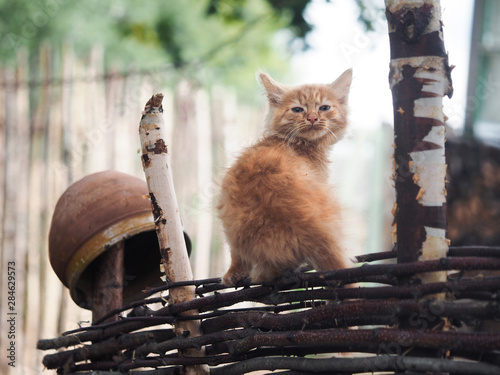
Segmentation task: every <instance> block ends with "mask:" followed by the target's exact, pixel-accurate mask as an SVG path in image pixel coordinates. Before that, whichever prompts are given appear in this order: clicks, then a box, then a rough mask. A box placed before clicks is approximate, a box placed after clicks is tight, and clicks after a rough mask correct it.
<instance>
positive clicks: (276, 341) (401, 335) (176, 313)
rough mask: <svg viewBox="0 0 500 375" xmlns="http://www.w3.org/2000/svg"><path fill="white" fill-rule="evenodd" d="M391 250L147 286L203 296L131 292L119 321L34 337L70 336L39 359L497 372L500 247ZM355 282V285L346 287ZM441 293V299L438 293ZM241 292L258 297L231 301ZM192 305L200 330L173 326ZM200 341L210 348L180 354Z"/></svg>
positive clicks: (241, 369) (176, 367)
mask: <svg viewBox="0 0 500 375" xmlns="http://www.w3.org/2000/svg"><path fill="white" fill-rule="evenodd" d="M395 256H396V254H395V252H386V253H377V254H371V255H369V256H360V257H358V261H359V262H360V263H363V265H361V266H360V267H357V268H351V269H345V270H339V271H332V272H328V273H302V272H299V273H290V274H288V275H285V276H284V277H283V278H282V279H280V280H278V281H277V282H275V283H272V284H268V285H246V286H242V287H241V288H237V290H231V289H230V290H227V289H225V287H224V286H222V285H221V284H220V279H205V280H197V281H194V282H186V283H177V284H172V285H167V286H165V287H161V288H158V289H155V290H150V291H149V292H148V293H147V295H146V297H148V296H150V295H153V294H155V293H161V292H165V291H166V290H168V289H171V288H175V287H178V286H182V285H195V286H196V293H197V295H198V298H196V299H195V300H192V301H189V302H185V303H180V304H169V305H167V306H165V304H166V302H167V298H166V297H165V296H161V295H157V296H155V297H149V298H146V299H144V300H141V301H136V302H134V303H133V304H131V305H129V306H125V307H124V308H122V309H119V310H116V311H113V312H112V313H111V314H110V315H114V314H121V315H122V319H120V320H119V321H117V322H114V323H108V324H99V322H96V324H94V325H93V326H90V327H86V328H81V329H78V330H73V331H69V332H66V333H64V335H63V336H61V337H58V338H55V339H47V340H40V341H39V342H38V348H40V349H42V350H49V349H59V350H60V349H61V348H66V349H65V350H63V351H60V352H58V353H54V354H48V355H46V356H45V358H44V360H43V363H44V365H45V366H46V367H48V368H50V369H57V370H58V372H59V373H61V374H76V373H86V372H88V371H97V370H101V371H110V372H107V373H113V372H117V373H118V371H129V370H133V369H138V368H142V371H139V372H134V374H135V373H140V374H153V373H154V374H178V373H179V371H180V369H181V367H180V366H181V365H195V364H208V365H209V366H210V373H211V374H214V375H217V374H224V375H233V374H234V375H236V374H243V373H247V372H251V371H254V370H269V371H271V370H276V369H282V370H284V371H283V372H280V373H282V374H313V373H314V374H317V373H321V374H334V373H335V374H336V373H342V374H345V373H348V374H351V373H364V372H368V373H379V372H381V373H385V374H387V373H390V374H397V373H402V372H405V371H415V372H418V373H428V372H433V373H436V372H439V373H452V374H475V375H479V374H492V375H493V374H498V373H500V356H499V352H498V349H499V348H500V333H498V331H496V332H495V331H494V330H492V328H491V327H492V325H493V326H496V325H497V323H496V320H497V319H498V318H499V317H500V307H499V305H498V295H497V293H498V290H499V288H500V278H499V277H498V276H488V275H489V272H490V271H494V270H496V271H498V270H500V248H493V247H461V248H453V247H452V248H450V252H449V256H448V257H446V258H442V259H440V260H435V261H424V262H415V263H406V264H394V261H393V258H395ZM382 259H385V260H386V261H385V263H384V264H373V263H372V262H374V261H377V260H382ZM436 271H448V279H447V281H446V282H436V283H429V284H419V285H410V286H398V278H401V277H408V276H411V275H413V274H415V273H419V274H422V273H428V272H436ZM352 283H358V285H357V286H356V287H352V288H342V287H341V286H344V285H349V284H352ZM443 293H444V294H446V299H444V300H443V299H441V298H434V297H435V296H437V295H439V294H443ZM325 300H326V301H328V303H326V304H325ZM245 301H252V302H255V303H258V305H257V307H252V308H248V307H238V305H237V304H238V303H240V302H245ZM162 305H163V307H162ZM193 309H196V310H198V311H199V314H198V315H194V316H190V317H189V319H200V320H201V321H202V329H203V331H204V335H203V336H201V337H194V338H190V337H189V335H187V336H185V337H182V336H177V337H176V336H175V334H174V333H173V330H172V329H170V328H166V327H167V325H168V324H173V323H175V322H176V321H177V320H179V319H183V318H182V317H181V316H180V314H181V313H182V312H184V311H188V310H193ZM103 319H104V318H103ZM436 328H439V329H436ZM73 346H75V348H69V347H73ZM200 347H205V350H206V356H204V357H182V356H179V355H178V350H182V349H186V348H200ZM326 353H328V355H327V354H326ZM332 353H337V354H338V353H343V355H341V356H338V355H337V356H332ZM315 354H318V356H313V355H315ZM147 368H150V370H147ZM151 368H152V369H154V370H151ZM266 373H267V372H266ZM412 373H414V372H412Z"/></svg>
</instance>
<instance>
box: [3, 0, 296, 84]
mask: <svg viewBox="0 0 500 375" xmlns="http://www.w3.org/2000/svg"><path fill="white" fill-rule="evenodd" d="M224 3H225V4H222V2H220V4H218V5H217V11H213V7H214V6H215V5H214V2H213V1H210V0H182V1H148V2H140V1H133V0H109V1H99V0H85V1H68V0H43V1H37V2H33V1H31V0H16V1H9V0H0V37H1V39H0V56H1V60H2V61H1V62H2V64H8V63H13V62H14V61H15V56H16V54H17V53H18V51H19V50H27V51H28V52H29V53H30V54H32V55H36V54H37V51H38V50H39V48H40V46H42V45H44V44H48V45H51V46H54V47H55V48H54V50H57V47H58V46H59V47H60V46H61V45H70V46H72V47H73V48H74V49H75V51H76V53H78V54H86V53H88V51H89V49H90V48H91V47H92V46H96V45H97V46H99V45H100V46H102V47H103V48H104V51H105V59H106V64H107V66H108V67H113V68H115V69H117V70H127V69H130V68H132V67H133V68H137V69H146V70H147V69H149V68H153V67H158V66H161V67H164V68H166V67H170V68H171V69H172V70H174V69H176V70H177V72H176V74H178V73H181V74H180V75H189V76H194V77H195V78H200V75H201V76H203V78H204V79H209V78H212V79H222V77H223V78H224V80H225V81H226V82H225V83H227V81H229V82H233V83H239V82H238V80H239V79H238V77H239V76H241V75H242V73H245V72H249V71H252V73H251V74H252V75H253V74H254V72H255V70H256V69H257V68H258V67H262V66H266V68H268V69H270V70H281V69H283V68H286V66H287V64H286V61H287V60H288V57H289V56H288V55H287V51H286V49H285V48H284V47H280V46H283V45H284V43H280V42H278V41H277V38H276V34H277V33H278V32H279V31H280V30H282V29H284V28H287V27H291V26H290V20H289V18H288V15H286V14H284V13H282V12H275V11H274V9H273V8H272V7H271V5H270V4H269V3H268V2H267V1H266V0H252V1H233V2H230V1H228V2H224ZM168 70H169V69H168V68H166V71H167V72H166V73H167V74H168Z"/></svg>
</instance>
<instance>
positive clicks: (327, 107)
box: [319, 105, 330, 111]
mask: <svg viewBox="0 0 500 375" xmlns="http://www.w3.org/2000/svg"><path fill="white" fill-rule="evenodd" d="M329 109H330V106H329V105H322V106H321V107H319V110H320V111H328V110H329Z"/></svg>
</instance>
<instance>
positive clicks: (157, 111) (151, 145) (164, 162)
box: [139, 94, 208, 374]
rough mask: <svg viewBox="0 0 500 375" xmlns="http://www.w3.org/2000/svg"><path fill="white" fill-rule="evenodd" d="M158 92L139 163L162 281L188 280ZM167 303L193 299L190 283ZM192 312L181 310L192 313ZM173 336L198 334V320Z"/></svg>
mask: <svg viewBox="0 0 500 375" xmlns="http://www.w3.org/2000/svg"><path fill="white" fill-rule="evenodd" d="M162 99H163V95H162V94H156V95H154V96H153V97H152V98H151V99H150V100H149V101H148V103H147V104H146V108H145V110H144V112H143V116H142V119H141V123H140V126H139V133H140V138H141V147H142V162H143V167H144V173H145V175H146V180H147V184H148V188H149V193H150V197H151V200H152V202H151V203H152V206H153V215H154V218H155V226H156V232H157V234H158V241H159V245H160V252H161V255H162V269H163V271H164V272H165V279H166V280H165V281H167V282H176V281H183V280H192V279H193V274H192V271H191V265H190V263H189V258H188V253H187V249H186V244H185V241H184V235H183V230H182V224H181V218H180V214H179V208H178V206H177V198H176V195H175V190H174V185H173V181H172V174H171V172H170V168H169V160H168V156H169V155H168V147H167V145H166V143H165V125H164V123H163V116H162V107H161V102H162ZM169 293H170V294H169V303H171V304H175V303H180V302H184V301H189V300H192V299H194V298H195V297H196V296H195V292H194V286H187V287H180V288H175V289H171V290H170V292H169ZM195 313H196V312H195V311H190V312H187V313H185V314H186V315H190V314H191V315H192V314H195ZM174 329H175V331H176V333H177V335H181V334H183V333H184V332H186V331H189V333H190V337H195V336H199V335H201V331H200V322H199V321H198V320H191V321H183V322H179V323H177V324H176V325H175V326H174ZM182 355H185V356H201V355H203V351H199V350H195V349H188V350H185V351H183V352H182ZM185 371H186V374H207V373H208V369H207V367H206V366H188V367H186V369H185Z"/></svg>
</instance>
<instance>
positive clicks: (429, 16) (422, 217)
mask: <svg viewBox="0 0 500 375" xmlns="http://www.w3.org/2000/svg"><path fill="white" fill-rule="evenodd" d="M385 4H386V15H387V21H388V24H389V38H390V46H391V63H390V87H391V90H392V97H393V107H394V138H395V151H394V162H395V175H394V180H395V187H396V206H395V221H394V226H395V230H394V232H395V237H396V249H397V256H398V262H399V263H405V262H413V261H416V260H432V259H439V258H441V257H444V256H446V254H447V251H448V246H449V241H448V239H447V237H446V232H447V222H446V188H445V176H446V162H445V146H444V145H445V127H444V121H445V116H444V114H443V111H442V98H443V96H444V95H448V96H449V97H451V95H452V92H453V89H452V85H451V78H450V67H449V65H448V57H447V54H446V51H445V48H444V41H443V31H442V23H441V20H440V17H441V9H440V4H439V1H438V0H419V1H416V0H415V1H396V0H386V2H385ZM445 277H446V274H445V273H435V274H428V275H419V276H418V278H420V279H421V280H422V281H423V282H433V281H434V282H435V281H444V280H445Z"/></svg>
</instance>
